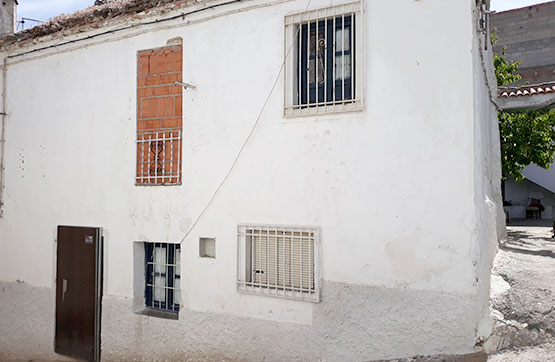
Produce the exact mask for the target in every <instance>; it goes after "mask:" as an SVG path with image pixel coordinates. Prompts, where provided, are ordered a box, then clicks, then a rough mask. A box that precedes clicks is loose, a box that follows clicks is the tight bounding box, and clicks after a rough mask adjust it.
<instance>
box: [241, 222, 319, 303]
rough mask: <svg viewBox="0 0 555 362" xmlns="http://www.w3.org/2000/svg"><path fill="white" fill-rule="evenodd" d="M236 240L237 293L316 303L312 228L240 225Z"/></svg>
mask: <svg viewBox="0 0 555 362" xmlns="http://www.w3.org/2000/svg"><path fill="white" fill-rule="evenodd" d="M238 240H239V268H240V269H241V270H239V271H238V272H239V273H238V275H239V280H238V288H239V291H242V292H247V293H256V294H265V295H271V296H278V297H286V298H292V299H301V300H308V301H318V300H319V292H318V290H319V282H318V278H317V266H318V252H317V251H318V232H317V229H316V228H311V227H281V226H251V225H244V226H243V225H242V226H239V230H238ZM241 264H242V265H243V266H241Z"/></svg>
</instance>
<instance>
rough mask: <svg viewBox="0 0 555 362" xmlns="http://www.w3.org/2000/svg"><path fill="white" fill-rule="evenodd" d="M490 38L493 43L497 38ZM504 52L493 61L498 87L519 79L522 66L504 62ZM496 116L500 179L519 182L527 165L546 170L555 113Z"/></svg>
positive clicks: (554, 149)
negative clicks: (504, 177)
mask: <svg viewBox="0 0 555 362" xmlns="http://www.w3.org/2000/svg"><path fill="white" fill-rule="evenodd" d="M491 38H492V43H495V42H496V41H497V34H495V33H493V34H492V37H491ZM505 49H506V48H504V49H503V50H502V51H501V54H499V55H495V56H494V58H493V64H494V65H495V76H496V78H497V86H499V87H501V86H505V85H509V84H511V83H514V82H516V81H519V80H521V79H522V77H521V76H520V75H518V74H516V72H517V71H518V66H519V65H520V63H521V62H509V61H507V58H506V57H505ZM498 116H499V131H500V135H501V166H502V169H503V175H505V176H507V175H510V176H512V177H513V178H514V179H515V180H517V181H521V180H523V179H524V176H523V175H522V170H523V169H524V168H525V167H526V166H528V165H529V164H532V163H535V164H536V165H538V166H540V167H543V168H546V169H547V168H549V167H550V165H551V163H552V162H553V156H554V154H555V110H554V109H550V110H537V111H508V112H499V114H498Z"/></svg>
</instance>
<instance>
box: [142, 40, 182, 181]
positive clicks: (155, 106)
mask: <svg viewBox="0 0 555 362" xmlns="http://www.w3.org/2000/svg"><path fill="white" fill-rule="evenodd" d="M182 69H183V55H182V46H181V45H176V46H168V47H164V48H160V49H153V50H145V51H140V52H139V53H138V54H137V174H136V184H137V185H178V184H181V153H182V149H181V147H182V141H181V140H182V135H181V132H182V126H183V124H182V116H183V111H182V100H183V98H182V92H183V87H182V86H181V85H179V84H177V82H181V81H182Z"/></svg>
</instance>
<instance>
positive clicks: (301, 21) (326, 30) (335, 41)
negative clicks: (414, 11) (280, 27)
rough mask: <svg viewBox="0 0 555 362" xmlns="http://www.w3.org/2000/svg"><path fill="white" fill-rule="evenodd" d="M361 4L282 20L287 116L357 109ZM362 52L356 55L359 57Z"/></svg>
mask: <svg viewBox="0 0 555 362" xmlns="http://www.w3.org/2000/svg"><path fill="white" fill-rule="evenodd" d="M360 7H361V3H360V2H355V3H349V4H343V5H339V6H334V7H328V8H324V9H318V10H312V11H308V12H303V13H298V14H292V15H288V16H286V17H285V26H286V41H289V42H290V43H289V44H293V46H292V48H291V50H290V51H289V49H288V52H287V53H286V56H287V57H288V58H290V59H287V58H286V62H285V63H286V67H287V71H286V84H287V89H286V94H285V97H286V104H285V115H299V114H314V113H327V112H338V111H348V110H356V109H360V108H361V101H362V99H361V95H362V90H361V87H360V85H358V84H357V82H360V81H361V80H362V74H361V71H360V68H361V64H360V63H362V61H361V59H362V58H361V53H362V49H358V48H359V47H358V46H357V44H360V40H359V39H358V37H360V34H359V33H361V26H360V25H359V24H357V21H358V19H359V18H360V17H359V16H358V14H360V13H361V12H360ZM359 53H360V54H359Z"/></svg>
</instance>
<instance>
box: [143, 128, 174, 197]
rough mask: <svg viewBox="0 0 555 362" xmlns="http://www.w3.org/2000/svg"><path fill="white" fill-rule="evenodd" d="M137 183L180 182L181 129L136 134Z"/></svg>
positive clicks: (167, 183)
mask: <svg viewBox="0 0 555 362" xmlns="http://www.w3.org/2000/svg"><path fill="white" fill-rule="evenodd" d="M135 182H136V184H137V185H145V186H146V185H180V184H181V130H152V131H151V130H149V131H144V132H139V133H138V134H137V176H136V180H135Z"/></svg>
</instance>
